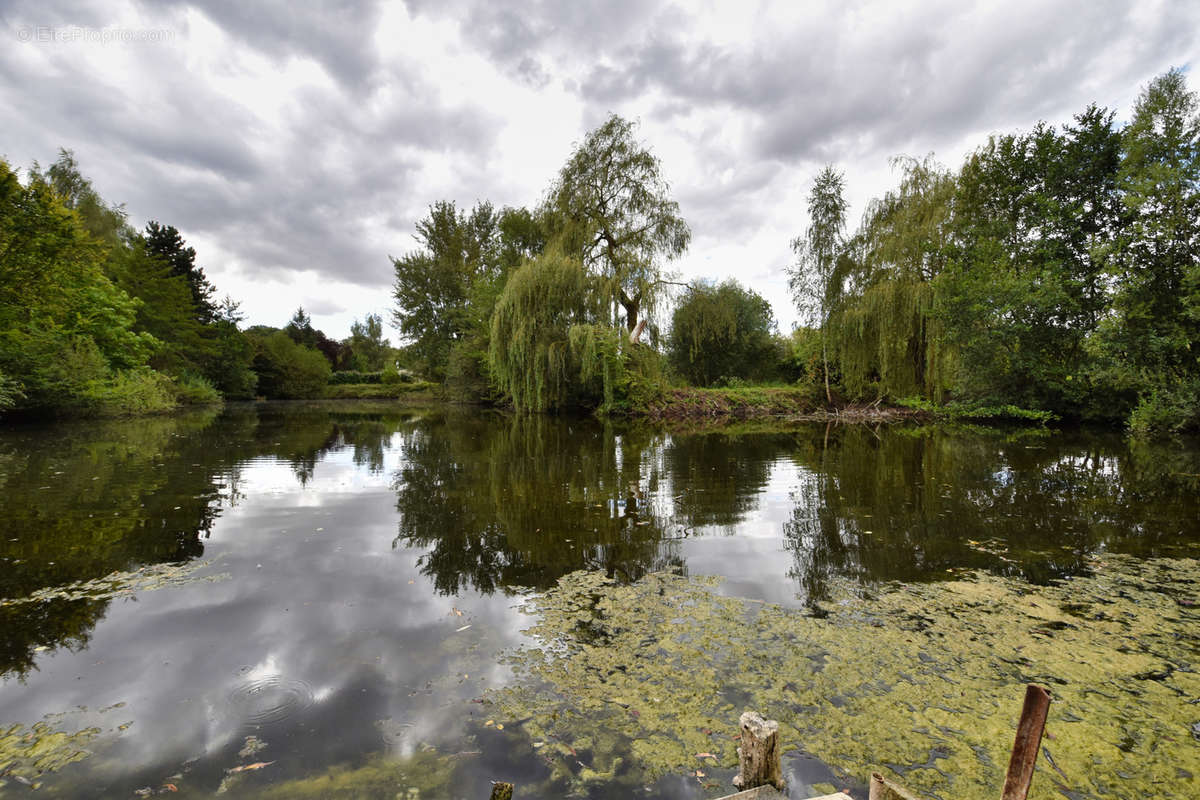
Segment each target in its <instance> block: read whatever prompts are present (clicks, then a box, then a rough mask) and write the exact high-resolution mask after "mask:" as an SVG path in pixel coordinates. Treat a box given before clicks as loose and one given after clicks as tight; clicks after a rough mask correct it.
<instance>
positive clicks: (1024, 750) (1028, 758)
mask: <svg viewBox="0 0 1200 800" xmlns="http://www.w3.org/2000/svg"><path fill="white" fill-rule="evenodd" d="M1049 710H1050V692H1048V691H1047V690H1046V689H1044V688H1042V687H1041V686H1038V685H1036V684H1032V683H1031V684H1029V685H1028V686H1026V687H1025V705H1024V707H1023V708H1022V709H1021V721H1020V722H1019V723H1018V724H1017V737H1016V739H1015V740H1014V741H1013V749H1012V757H1011V758H1010V759H1009V760H1008V775H1007V776H1006V777H1005V779H1004V793H1003V794H1002V795H1001V796H1000V797H1001V800H1025V797H1026V796H1027V795H1028V794H1029V784H1031V783H1032V782H1033V770H1034V768H1035V767H1036V766H1037V760H1038V753H1039V751H1040V750H1041V747H1042V731H1044V730H1045V728H1046V714H1047V712H1048V711H1049Z"/></svg>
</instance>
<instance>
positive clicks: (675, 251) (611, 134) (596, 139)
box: [547, 114, 692, 332]
mask: <svg viewBox="0 0 1200 800" xmlns="http://www.w3.org/2000/svg"><path fill="white" fill-rule="evenodd" d="M636 127H637V126H636V124H635V123H634V122H631V121H629V120H627V119H624V118H622V117H619V116H617V115H615V114H614V115H612V116H610V117H609V118H608V119H607V120H606V121H605V122H604V124H603V125H601V126H600V127H598V128H596V129H595V130H593V131H591V132H589V133H588V135H587V137H586V138H585V139H584V140H583V142H582V143H580V144H579V145H577V146H576V148H575V150H574V151H573V152H572V154H571V157H570V158H569V159H568V160H567V163H566V164H564V165H563V168H562V169H561V170H560V171H559V175H558V179H557V180H556V181H555V183H554V185H553V186H552V187H551V189H550V195H549V198H548V208H547V214H548V216H549V217H551V218H552V219H553V221H554V224H555V225H556V226H557V228H558V238H559V241H560V243H561V244H562V246H563V247H564V248H566V250H567V252H570V253H578V254H579V256H580V258H581V259H582V261H583V264H584V266H585V267H587V269H588V270H589V271H590V272H591V273H592V274H594V275H595V276H596V277H597V278H598V280H599V285H600V286H601V288H602V289H603V291H604V292H605V296H606V298H607V301H608V303H609V310H610V312H611V314H610V319H611V322H612V324H613V325H614V326H615V325H616V324H617V322H618V321H619V320H618V318H619V317H620V316H623V317H624V324H625V328H626V330H627V331H630V332H632V331H634V330H636V329H637V326H638V323H639V322H640V321H641V320H642V319H645V318H648V317H650V316H652V315H653V314H654V312H655V310H656V307H657V304H658V302H659V301H660V300H661V299H662V296H663V293H664V290H665V287H666V286H667V285H668V284H670V283H672V281H670V280H668V277H669V276H668V275H666V274H664V272H663V262H664V261H671V260H673V259H675V258H678V257H679V256H681V255H683V253H684V252H685V251H686V250H687V248H688V244H689V243H690V241H691V237H692V234H691V229H690V228H688V225H687V222H685V221H684V219H683V217H681V216H680V214H679V203H677V202H676V201H675V200H673V199H671V196H670V185H669V184H668V183H667V180H666V178H665V176H664V175H663V172H662V164H661V162H660V161H659V160H658V157H657V156H655V155H654V154H653V153H652V152H651V151H650V149H649V148H648V147H647V146H646V145H644V144H643V143H641V142H639V141H637V139H636V136H635V134H636ZM618 308H619V309H620V310H621V313H620V314H618V312H617V309H618Z"/></svg>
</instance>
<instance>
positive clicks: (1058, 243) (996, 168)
mask: <svg viewBox="0 0 1200 800" xmlns="http://www.w3.org/2000/svg"><path fill="white" fill-rule="evenodd" d="M1075 121H1076V125H1075V126H1066V127H1065V128H1064V129H1063V130H1062V131H1061V132H1060V131H1058V130H1056V129H1055V128H1053V127H1051V126H1047V125H1045V124H1039V125H1038V126H1036V127H1035V128H1034V129H1033V130H1032V131H1031V132H1029V133H1026V134H1010V135H1006V136H998V137H993V138H992V139H991V140H990V141H989V142H988V144H987V145H986V146H985V147H984V148H981V149H980V150H979V151H977V152H975V153H974V154H972V155H971V156H970V157H969V158H968V159H967V162H966V164H965V165H964V166H963V169H962V173H961V174H960V176H959V178H958V181H957V184H958V185H957V190H956V194H955V197H954V208H955V213H954V220H953V226H954V236H955V239H956V242H955V245H954V247H953V248H952V251H951V257H950V259H949V264H948V267H947V269H946V270H945V271H944V272H943V273H942V274H941V275H940V276H939V278H938V286H937V288H938V306H939V319H940V320H941V321H942V322H943V324H944V325H945V329H946V339H947V341H948V342H949V343H950V344H951V346H952V347H954V348H955V349H957V351H958V354H959V360H958V367H959V372H958V375H957V382H958V386H957V387H956V388H957V393H958V394H959V395H960V396H961V397H963V398H970V399H972V400H978V401H981V402H987V403H1014V404H1017V405H1022V406H1030V407H1040V408H1050V409H1056V410H1059V411H1062V412H1064V413H1068V414H1073V415H1078V414H1079V413H1081V411H1082V410H1083V400H1084V394H1085V392H1086V390H1087V387H1088V383H1087V381H1086V380H1084V379H1082V378H1083V377H1084V376H1085V374H1086V373H1087V370H1088V366H1087V361H1088V358H1087V340H1088V338H1089V337H1090V336H1091V335H1092V334H1093V332H1094V331H1095V329H1096V326H1097V324H1098V321H1099V319H1100V318H1101V316H1102V313H1103V308H1104V305H1105V303H1106V299H1105V297H1104V291H1103V284H1104V281H1103V276H1102V270H1103V262H1102V261H1100V260H1097V259H1096V258H1095V257H1094V253H1095V252H1097V248H1098V246H1099V245H1100V244H1102V243H1103V241H1104V240H1105V239H1106V237H1109V236H1111V235H1112V232H1113V230H1114V226H1116V224H1117V222H1118V215H1119V208H1118V205H1117V202H1116V195H1115V193H1114V186H1115V179H1116V170H1117V165H1118V162H1117V147H1118V142H1119V135H1118V134H1117V132H1116V131H1115V130H1114V129H1113V125H1112V114H1111V113H1109V112H1107V111H1104V110H1101V109H1097V108H1095V107H1094V106H1093V107H1091V108H1089V109H1088V110H1087V111H1085V112H1084V113H1083V114H1080V115H1078V116H1077V117H1076V118H1075Z"/></svg>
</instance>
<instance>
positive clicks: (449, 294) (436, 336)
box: [392, 201, 502, 379]
mask: <svg viewBox="0 0 1200 800" xmlns="http://www.w3.org/2000/svg"><path fill="white" fill-rule="evenodd" d="M497 225H498V215H497V214H496V212H495V210H494V209H493V208H492V205H491V204H490V203H486V202H485V203H479V204H478V205H476V206H475V208H474V209H472V210H471V213H470V215H467V214H466V213H464V212H462V211H460V210H459V209H458V208H457V207H456V206H455V204H454V203H452V202H448V201H440V202H437V203H434V204H433V205H432V206H430V208H429V214H428V215H427V216H426V217H425V219H423V220H421V221H420V222H418V223H417V234H416V238H417V241H418V242H419V243H420V245H421V246H420V249H418V250H416V251H414V252H412V253H408V254H406V255H404V256H401V257H400V258H394V257H393V258H392V265H393V268H394V270H395V283H394V284H393V291H392V296H393V298H394V299H395V301H396V307H395V309H394V311H393V319H394V321H395V324H396V327H397V329H399V331H400V333H401V335H402V336H403V337H404V338H406V339H408V340H409V341H410V342H411V349H412V351H413V353H414V354H415V355H416V356H417V359H418V361H419V362H420V366H421V369H422V371H424V372H425V373H426V374H427V375H429V376H430V377H433V378H438V379H440V378H442V377H443V376H444V375H445V369H446V362H447V359H448V356H449V353H450V349H451V346H452V345H453V344H454V342H455V341H457V340H460V339H462V337H463V336H464V335H465V334H466V333H467V331H468V330H470V328H471V323H472V319H471V314H472V310H471V306H470V303H469V299H470V296H471V291H472V287H473V286H475V285H477V284H479V283H490V282H492V281H493V280H494V279H495V277H496V276H497V275H498V274H499V273H500V272H501V270H502V268H501V265H500V263H499V260H498V258H497V253H496V242H497Z"/></svg>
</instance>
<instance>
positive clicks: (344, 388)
mask: <svg viewBox="0 0 1200 800" xmlns="http://www.w3.org/2000/svg"><path fill="white" fill-rule="evenodd" d="M433 388H434V385H433V384H432V383H429V382H428V381H416V382H412V383H342V384H338V385H336V386H335V385H330V386H326V387H325V397H326V398H329V399H331V400H384V399H394V398H397V397H407V396H410V395H415V394H417V393H419V392H429V391H431V390H432V389H433Z"/></svg>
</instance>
